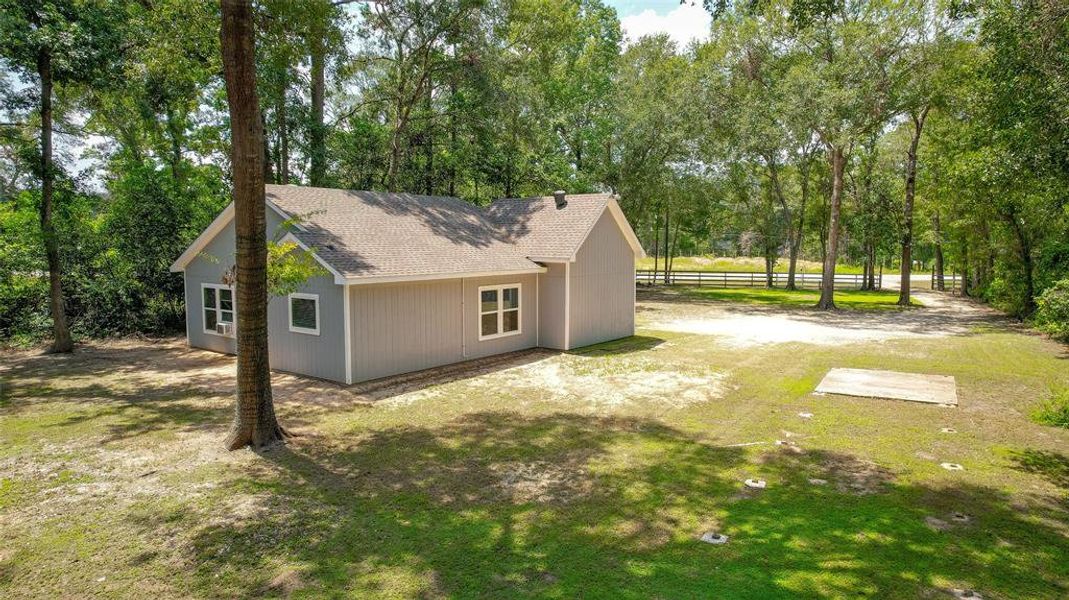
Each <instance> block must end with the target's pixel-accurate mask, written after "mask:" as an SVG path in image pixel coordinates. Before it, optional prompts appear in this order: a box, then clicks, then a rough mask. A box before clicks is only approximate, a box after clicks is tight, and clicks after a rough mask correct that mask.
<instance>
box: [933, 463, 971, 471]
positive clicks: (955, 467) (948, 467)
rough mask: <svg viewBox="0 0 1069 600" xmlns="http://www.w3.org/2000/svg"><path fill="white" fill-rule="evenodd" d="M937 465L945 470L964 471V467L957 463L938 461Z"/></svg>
mask: <svg viewBox="0 0 1069 600" xmlns="http://www.w3.org/2000/svg"><path fill="white" fill-rule="evenodd" d="M939 466H940V467H943V468H944V469H946V470H947V471H964V470H965V467H963V466H961V465H959V464H958V463H940V464H939Z"/></svg>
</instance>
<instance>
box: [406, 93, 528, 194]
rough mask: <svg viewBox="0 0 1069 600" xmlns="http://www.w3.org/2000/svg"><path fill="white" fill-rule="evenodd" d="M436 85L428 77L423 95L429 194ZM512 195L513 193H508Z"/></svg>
mask: <svg viewBox="0 0 1069 600" xmlns="http://www.w3.org/2000/svg"><path fill="white" fill-rule="evenodd" d="M433 90H434V86H433V85H431V80H430V78H429V77H428V78H427V89H426V91H425V92H424V95H423V109H424V110H425V111H426V115H425V118H426V119H427V120H426V129H425V130H424V131H423V189H424V192H423V193H425V194H427V195H428V196H433V195H434V119H432V118H431V110H432V109H433V108H434V106H433V104H432V101H433V99H434V98H433V93H432V92H433ZM506 196H511V194H506Z"/></svg>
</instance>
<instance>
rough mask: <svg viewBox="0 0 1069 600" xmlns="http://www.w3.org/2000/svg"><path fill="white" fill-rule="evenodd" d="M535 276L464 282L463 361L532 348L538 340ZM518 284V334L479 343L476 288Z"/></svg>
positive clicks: (466, 280) (477, 290) (487, 278)
mask: <svg viewBox="0 0 1069 600" xmlns="http://www.w3.org/2000/svg"><path fill="white" fill-rule="evenodd" d="M537 278H538V276H537V275H506V276H502V277H479V278H476V279H465V280H464V354H465V356H464V358H465V359H468V358H479V357H482V356H489V355H491V354H501V353H502V352H512V351H513V350H522V349H524V348H534V347H535V343H536V342H535V340H536V339H537V338H538V330H537V327H536V325H535V323H536V322H537V321H538V294H537V293H536V290H535V287H536V286H537ZM509 283H518V284H520V286H521V288H520V307H521V308H520V319H521V320H520V333H519V334H516V335H510V336H506V337H501V338H496V339H492V340H484V341H481V342H480V341H479V287H480V286H484V285H500V284H509Z"/></svg>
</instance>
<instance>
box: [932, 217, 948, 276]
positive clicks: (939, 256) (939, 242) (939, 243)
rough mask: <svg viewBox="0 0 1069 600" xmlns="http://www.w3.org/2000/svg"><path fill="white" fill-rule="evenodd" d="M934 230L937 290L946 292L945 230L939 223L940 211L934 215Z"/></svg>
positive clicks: (934, 269) (934, 267)
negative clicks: (944, 262)
mask: <svg viewBox="0 0 1069 600" xmlns="http://www.w3.org/2000/svg"><path fill="white" fill-rule="evenodd" d="M932 229H934V230H935V266H933V267H932V269H933V276H934V278H935V289H936V290H938V291H940V292H944V291H946V289H947V288H946V273H945V272H944V271H945V266H944V264H943V229H942V226H941V223H940V222H939V210H938V209H937V210H936V211H935V213H934V214H933V215H932Z"/></svg>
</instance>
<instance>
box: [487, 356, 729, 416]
mask: <svg viewBox="0 0 1069 600" xmlns="http://www.w3.org/2000/svg"><path fill="white" fill-rule="evenodd" d="M723 380H724V375H723V374H721V373H705V374H698V373H683V372H680V371H674V370H659V369H649V368H648V365H646V364H618V363H612V362H609V363H606V362H604V361H602V360H600V359H590V358H584V357H577V356H573V355H562V356H554V357H551V358H548V359H545V360H542V361H539V362H536V363H532V364H529V365H524V366H521V367H516V368H513V369H508V370H506V371H502V372H500V373H497V374H494V375H490V376H484V377H480V378H477V379H474V380H472V381H471V382H470V383H471V385H474V386H477V387H487V386H492V387H504V388H506V389H512V390H515V391H517V392H520V391H523V392H524V393H526V394H530V391H529V390H539V391H538V392H537V393H538V394H539V395H540V399H541V400H546V401H551V402H561V403H565V404H568V405H569V406H572V407H575V406H577V405H578V406H586V407H590V408H614V407H620V406H625V405H629V404H634V403H637V402H654V403H657V404H662V405H666V406H669V407H684V406H689V405H691V404H695V403H697V402H705V401H708V400H714V399H717V398H720V397H721V396H722V395H723V391H724V386H723Z"/></svg>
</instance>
